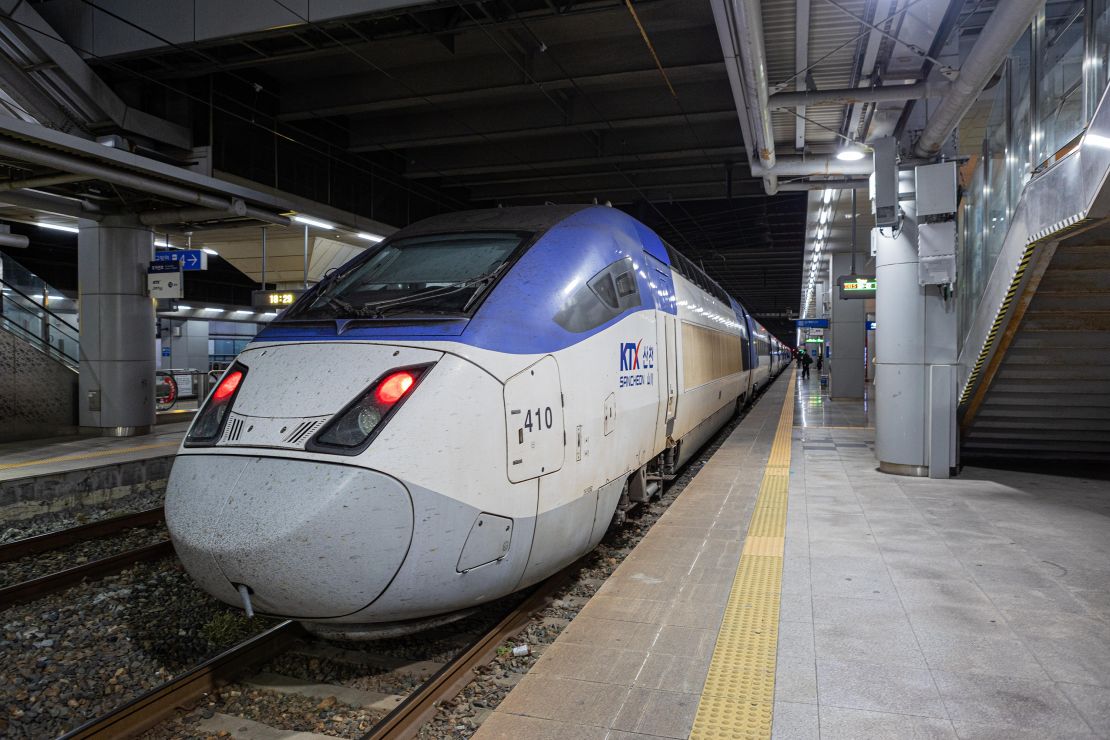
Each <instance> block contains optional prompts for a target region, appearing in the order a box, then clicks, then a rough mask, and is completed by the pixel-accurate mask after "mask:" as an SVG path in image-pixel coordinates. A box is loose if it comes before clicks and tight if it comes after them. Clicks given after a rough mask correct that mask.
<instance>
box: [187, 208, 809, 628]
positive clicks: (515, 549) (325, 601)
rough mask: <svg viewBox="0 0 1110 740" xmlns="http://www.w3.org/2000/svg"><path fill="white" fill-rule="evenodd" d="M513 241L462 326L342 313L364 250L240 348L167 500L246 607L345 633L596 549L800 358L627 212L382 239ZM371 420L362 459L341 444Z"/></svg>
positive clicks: (441, 607)
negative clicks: (659, 481)
mask: <svg viewBox="0 0 1110 740" xmlns="http://www.w3.org/2000/svg"><path fill="white" fill-rule="evenodd" d="M502 233H514V234H519V235H520V241H521V243H520V245H519V246H517V247H516V248H515V249H514V251H513V253H512V256H511V258H506V259H505V260H504V262H503V264H500V265H498V266H497V267H496V270H495V272H494V273H493V277H492V278H491V279H490V280H489V282H488V284H484V285H480V286H477V287H476V288H475V289H476V290H478V291H484V293H483V294H482V295H480V296H479V297H480V302H479V301H477V300H475V301H473V302H474V303H476V304H477V305H476V306H468V307H464V310H463V311H462V313H461V314H460V315H459V316H455V315H454V314H452V313H451V312H449V311H448V312H442V311H436V312H430V313H428V314H427V315H424V314H422V313H421V310H422V306H421V299H420V296H416V298H415V299H414V301H413V302H408V301H406V300H405V299H404V298H403V297H402V299H400V300H397V301H394V303H392V304H389V305H390V306H391V307H392V308H397V307H400V306H404V307H405V310H404V311H403V312H402V313H399V314H398V315H393V314H391V312H390V311H388V310H383V311H382V312H381V313H380V314H375V315H374V316H373V317H370V316H366V315H364V314H365V311H364V312H363V314H360V315H357V316H353V317H352V316H346V317H343V318H332V317H331V316H330V315H329V312H335V313H341V312H343V311H345V310H347V309H349V308H351V305H352V304H350V303H348V302H346V301H342V300H341V301H331V302H330V303H329V302H328V299H327V298H326V296H327V295H329V293H328V291H329V290H333V291H334V290H340V288H336V287H335V286H336V285H339V284H341V283H342V281H343V280H345V279H347V277H346V276H348V275H353V274H357V272H358V270H359V269H363V270H365V269H366V268H364V267H360V266H361V265H363V264H364V262H368V261H370V260H372V259H374V257H369V258H365V259H364V258H359V259H358V260H356V261H355V262H353V263H352V265H350V266H347V267H345V268H343V270H341V271H339V273H338V275H337V276H336V277H335V278H333V279H332V280H331V281H325V282H324V283H322V284H321V285H320V286H318V287H317V289H315V290H314V291H313V292H312V293H310V294H308V295H306V296H304V297H302V298H301V299H300V302H299V303H298V306H295V307H294V308H293V309H291V310H290V311H289V312H288V313H287V314H286V315H285V316H283V317H282V319H281V320H280V321H278V322H275V324H274V325H272V326H271V327H269V328H267V330H265V331H264V332H263V333H262V334H261V335H260V336H259V337H258V338H257V339H256V340H255V341H254V342H253V343H252V344H251V345H250V346H248V347H247V349H246V350H245V351H244V352H243V353H242V355H241V356H240V357H239V358H238V360H237V362H236V364H235V365H234V366H233V367H232V368H231V369H230V370H229V372H228V376H225V381H224V383H222V384H221V386H219V387H218V388H217V390H216V391H215V393H214V395H213V397H212V398H210V399H209V401H208V402H207V404H206V407H205V409H204V410H202V411H201V412H200V414H198V417H197V419H196V421H195V422H194V424H193V427H192V428H191V429H190V435H189V436H188V437H187V438H186V442H185V444H184V445H183V447H182V449H181V450H180V452H179V455H178V457H177V459H176V461H175V463H174V466H173V471H172V473H171V477H170V482H169V488H168V492H167V497H166V516H167V522H168V524H169V528H170V533H171V535H172V537H173V541H174V544H175V547H176V548H177V552H178V554H179V555H180V557H181V560H182V562H183V563H184V565H185V567H186V568H187V570H188V572H189V573H190V575H191V576H192V577H193V578H194V579H195V580H196V581H197V582H198V583H199V584H200V585H201V586H202V587H203V588H204V589H205V590H207V591H208V592H209V593H211V594H213V595H215V596H216V597H218V598H220V599H221V600H223V601H225V602H227V603H229V604H241V603H242V600H241V598H242V597H241V594H240V592H239V588H240V586H241V585H243V586H246V588H247V590H248V591H249V593H250V598H251V602H252V604H253V607H254V609H256V610H257V611H259V612H262V613H268V614H273V615H280V616H284V617H291V618H296V619H300V620H302V621H305V622H309V623H312V622H315V623H317V626H318V628H319V627H320V625H321V624H324V623H332V625H333V627H334V628H335V629H338V630H339V631H340V632H339V633H338V634H345V635H346V636H352V635H353V634H355V633H357V632H358V630H359V628H360V626H363V625H381V624H382V623H394V622H407V621H409V620H420V619H426V618H433V617H436V616H439V615H444V614H450V613H457V612H459V611H461V610H465V609H468V608H470V607H473V606H476V605H478V604H481V603H483V602H486V601H489V600H491V599H494V598H497V597H499V596H502V595H505V594H508V593H511V592H513V591H515V590H518V589H520V588H523V587H525V586H527V585H529V584H532V583H535V582H537V581H539V580H541V579H543V578H545V577H547V576H549V575H551V574H552V573H554V572H556V571H558V570H559V569H560V568H562V567H563V566H565V565H567V564H568V563H570V562H572V561H574V560H575V559H576V558H578V557H580V556H581V555H582V554H584V553H585V552H587V551H589V550H590V549H591V548H593V547H594V546H595V545H596V544H597V543H598V541H599V540H600V539H601V537H602V536H603V535H604V533H605V531H606V530H607V529H608V527H609V525H610V523H611V522H612V521H613V518H614V514H615V513H616V512H617V511H618V509H619V508H620V507H623V506H624V505H627V503H628V501H629V499H630V498H631V499H633V500H635V499H636V498H638V497H641V498H642V497H643V496H645V495H646V490H645V482H647V483H650V478H649V477H648V476H655V477H659V476H663V475H666V474H668V473H669V472H670V471H672V470H674V469H675V468H676V467H677V466H678V465H680V464H681V463H682V462H684V461H685V459H686V458H687V457H688V456H689V455H691V454H693V453H694V451H696V449H697V448H698V447H699V446H700V445H701V443H702V442H704V441H705V440H706V439H708V438H709V437H710V436H711V435H712V434H713V433H714V432H715V431H716V430H717V429H719V428H720V426H721V425H723V424H724V423H725V422H726V421H727V420H728V418H729V417H731V416H732V415H733V414H734V413H735V412H736V410H737V408H738V405H740V404H743V403H745V402H747V401H749V400H750V399H751V398H752V395H753V393H754V392H755V390H756V388H757V387H759V386H762V385H764V384H765V383H767V382H769V380H770V379H771V377H772V376H773V375H774V374H776V373H777V372H779V371H780V370H781V369H782V368H784V367H785V366H786V365H788V364H789V352H788V350H787V349H786V348H785V347H784V346H782V345H781V344H780V343H778V342H777V340H775V339H774V338H773V337H769V336H768V334H767V332H766V331H765V330H764V329H763V328H762V327H761V326H759V325H758V324H757V323H755V322H754V321H752V320H751V318H750V317H749V316H748V315H747V314H746V312H744V310H743V309H742V308H741V307H740V306H739V304H737V303H735V302H734V301H731V300H730V299H729V298H728V296H727V295H726V294H725V293H724V292H723V291H722V290H721V289H720V288H719V287H717V286H716V285H715V284H713V283H711V281H709V280H708V278H706V277H705V276H704V275H703V274H701V272H700V271H698V270H696V268H694V267H693V265H692V264H689V262H688V261H686V260H684V258H682V257H680V256H678V255H677V254H676V253H674V251H673V250H670V249H669V248H667V247H666V246H665V245H663V244H662V242H661V241H659V239H658V237H657V236H655V235H654V234H653V233H652V232H650V231H649V230H648V229H647V228H646V227H644V226H643V225H642V224H639V223H638V222H636V221H634V220H633V219H631V218H630V217H628V216H626V215H625V214H623V213H620V212H619V211H616V210H613V209H607V208H597V207H592V208H566V207H544V208H525V209H499V210H498V211H493V212H471V213H466V214H455V215H453V216H441V217H436V218H434V219H430V220H428V221H426V222H421V223H420V224H416V225H414V226H413V227H409V228H407V229H404V230H402V231H401V232H398V233H397V234H396V235H394V236H393V237H391V239H390V240H388V241H387V242H386V243H385V244H384V245H383V246H382V247H381V248H380V249H388V245H389V244H398V245H400V246H398V247H395V251H396V250H402V251H403V250H404V249H406V248H407V249H416V248H417V247H412V246H407V247H406V245H411V244H416V245H418V246H419V247H420V248H427V249H432V248H434V246H435V244H434V243H433V242H434V239H436V238H440V236H441V235H444V234H447V235H453V236H451V238H452V239H456V240H461V241H460V243H462V242H465V241H466V239H469V238H471V237H470V236H466V235H472V234H481V235H484V236H483V237H481V238H486V239H491V238H494V237H490V236H489V235H490V234H502ZM456 235H464V236H456ZM496 238H500V237H496ZM474 239H478V237H474ZM421 240H423V241H421ZM423 245H432V246H426V247H425V246H423ZM463 247H466V244H462V247H459V248H460V249H461V248H463ZM452 248H453V249H454V248H455V247H452ZM476 248H480V247H476ZM397 253H398V254H400V253H401V252H397ZM360 260H362V261H360ZM451 264H452V265H454V264H456V262H452V263H451ZM599 268H600V269H599ZM396 269H397V270H399V269H401V268H396ZM560 273H561V274H560ZM683 273H685V275H687V276H689V277H686V276H684V274H683ZM630 274H631V277H632V279H634V280H635V283H636V284H635V291H634V294H633V293H632V292H629V291H632V290H633V289H632V287H631V284H630V282H629V280H630V278H629V275H630ZM606 275H608V276H609V277H606ZM610 278H612V280H613V282H612V285H611V287H613V288H615V290H616V293H614V292H613V291H611V290H609V287H607V286H609V283H608V280H609V279H610ZM695 281H696V282H697V283H700V284H701V285H700V286H699V285H698V284H695ZM374 285H378V284H377V283H375V284H374ZM397 285H402V283H400V282H399V283H397ZM329 286H331V287H329ZM599 286H600V287H599ZM702 286H704V287H702ZM419 290H423V291H435V290H441V291H444V290H446V291H448V293H449V292H450V291H451V288H450V287H447V288H443V287H436V285H433V286H432V287H428V286H427V285H426V284H425V285H424V286H423V287H421V288H420V289H419ZM419 290H418V291H417V292H419ZM585 291H589V292H588V293H587V292H585ZM622 291H624V292H622ZM463 292H466V291H463ZM446 294H447V293H444V295H446ZM336 295H342V293H341V292H340V293H336ZM414 295H415V294H414ZM420 295H424V294H423V293H421V294H420ZM433 295H434V294H433ZM595 298H597V299H598V300H599V301H600V302H601V304H604V305H602V307H601V308H599V307H598V305H595V304H594V303H593V301H594V299H595ZM609 298H611V299H613V303H611V304H609V303H605V300H606V299H609ZM452 300H454V298H452ZM468 302H469V299H468ZM414 309H415V310H414ZM467 311H469V313H467ZM456 313H457V312H456ZM299 316H300V317H302V318H300V319H299V318H298V317H299ZM321 316H322V317H323V318H321ZM599 319H604V320H601V322H600V323H599V324H597V325H595V326H588V327H586V328H584V329H583V327H584V326H586V325H587V324H589V323H590V322H597V321H598V320H599ZM567 327H569V328H567ZM236 372H238V373H240V375H239V376H238V377H237V378H232V379H230V380H228V379H227V378H229V377H230V376H232V375H233V374H234V373H236ZM406 383H407V384H408V385H405V384H406ZM402 385H403V386H404V390H403V391H402V390H401V386H402ZM393 386H396V389H395V390H390V389H391V388H393ZM383 389H384V390H383ZM397 393H401V396H400V398H399V400H394V401H393V402H392V404H391V405H383V404H386V402H387V401H390V400H391V399H393V397H394V395H396V394H397ZM359 399H362V400H359ZM367 399H370V400H369V401H368V400H367ZM383 399H384V400H383ZM220 404H224V405H223V406H220ZM221 409H222V411H221ZM356 411H357V419H356V421H357V429H358V430H359V431H355V432H350V431H349V429H354V428H355V427H353V426H351V423H349V420H350V419H351V418H352V417H351V415H352V414H355V412H356ZM375 420H377V421H375ZM345 424H346V425H347V426H344V425H345ZM341 428H342V429H347V430H348V431H345V432H343V435H347V436H342V435H341V434H340V433H339V432H338V431H335V430H337V429H341ZM364 428H369V429H370V431H368V432H366V434H367V439H366V440H364V441H363V442H359V444H357V445H354V446H353V447H351V448H350V449H338V448H331V447H329V446H328V444H330V442H329V440H336V439H344V440H347V439H354V438H357V436H358V435H359V434H361V433H362V430H363V429H364ZM329 434H330V435H331V436H329ZM352 435H353V436H352Z"/></svg>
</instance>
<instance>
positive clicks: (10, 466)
mask: <svg viewBox="0 0 1110 740" xmlns="http://www.w3.org/2000/svg"><path fill="white" fill-rule="evenodd" d="M180 444H181V442H180V440H174V441H172V442H155V443H153V444H148V445H135V446H134V447H114V448H112V449H108V450H98V451H97V452H82V453H80V454H73V455H56V456H55V457H44V458H42V459H39V460H24V461H22V462H15V463H3V464H0V470H14V469H15V468H29V467H32V466H34V465H49V464H51V463H61V462H77V461H79V460H95V459H96V458H98V457H112V456H114V455H126V454H128V453H131V452H142V451H143V450H154V449H158V448H161V447H178V446H179V445H180Z"/></svg>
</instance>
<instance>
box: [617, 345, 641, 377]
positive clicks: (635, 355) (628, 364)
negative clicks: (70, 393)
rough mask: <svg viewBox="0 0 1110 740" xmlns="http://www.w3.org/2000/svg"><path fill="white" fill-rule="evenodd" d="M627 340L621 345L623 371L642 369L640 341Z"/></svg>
mask: <svg viewBox="0 0 1110 740" xmlns="http://www.w3.org/2000/svg"><path fill="white" fill-rule="evenodd" d="M643 341H644V340H643V339H641V340H640V341H639V342H625V343H623V344H622V345H621V372H622V373H623V372H628V371H629V370H639V369H640V342H643Z"/></svg>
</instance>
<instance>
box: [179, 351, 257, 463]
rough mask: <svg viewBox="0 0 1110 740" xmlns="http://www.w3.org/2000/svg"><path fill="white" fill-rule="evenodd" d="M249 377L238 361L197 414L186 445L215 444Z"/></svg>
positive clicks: (186, 439) (244, 367)
mask: <svg viewBox="0 0 1110 740" xmlns="http://www.w3.org/2000/svg"><path fill="white" fill-rule="evenodd" d="M246 377H247V368H246V366H245V365H240V364H239V363H236V364H234V365H232V366H231V368H230V369H229V370H228V371H227V373H226V374H225V375H224V377H223V378H222V379H221V380H220V382H219V384H218V385H217V386H216V389H215V390H214V391H212V395H211V396H209V397H208V400H207V401H206V402H205V404H204V408H202V409H201V410H200V413H198V414H197V418H196V421H194V422H193V426H192V427H190V428H189V436H187V437H186V438H185V446H186V447H197V446H204V445H212V444H215V443H216V441H217V440H218V439H219V438H220V435H221V434H223V431H224V422H226V421H227V415H228V412H229V411H231V405H232V404H233V403H234V402H235V397H236V396H237V395H239V389H240V388H242V387H243V379H244V378H246Z"/></svg>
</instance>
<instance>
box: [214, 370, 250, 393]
mask: <svg viewBox="0 0 1110 740" xmlns="http://www.w3.org/2000/svg"><path fill="white" fill-rule="evenodd" d="M242 379H243V373H241V372H240V371H238V370H236V371H235V372H231V373H228V374H227V375H226V376H225V377H224V379H223V380H221V381H220V384H219V385H218V386H216V392H215V393H213V394H212V398H214V399H215V400H217V401H222V400H224V399H225V398H227V397H228V396H230V395H231V394H232V393H234V392H235V390H236V389H237V388H238V387H239V382H240V381H241V380H242Z"/></svg>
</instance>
